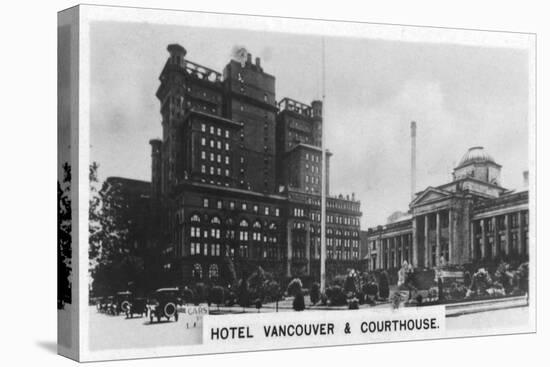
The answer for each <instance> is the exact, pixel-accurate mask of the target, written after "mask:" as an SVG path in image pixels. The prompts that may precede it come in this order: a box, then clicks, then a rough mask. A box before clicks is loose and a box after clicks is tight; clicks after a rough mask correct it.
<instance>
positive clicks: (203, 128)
mask: <svg viewBox="0 0 550 367" xmlns="http://www.w3.org/2000/svg"><path fill="white" fill-rule="evenodd" d="M201 131H202V132H206V125H205V124H201Z"/></svg>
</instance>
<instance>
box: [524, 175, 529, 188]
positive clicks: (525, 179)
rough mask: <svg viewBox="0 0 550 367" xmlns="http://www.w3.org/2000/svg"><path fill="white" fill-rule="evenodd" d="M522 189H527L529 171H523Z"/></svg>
mask: <svg viewBox="0 0 550 367" xmlns="http://www.w3.org/2000/svg"><path fill="white" fill-rule="evenodd" d="M523 187H524V188H526V189H529V171H523Z"/></svg>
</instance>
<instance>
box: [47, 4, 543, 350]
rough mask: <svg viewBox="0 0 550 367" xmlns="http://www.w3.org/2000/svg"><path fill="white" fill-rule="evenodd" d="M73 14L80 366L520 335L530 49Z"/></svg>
mask: <svg viewBox="0 0 550 367" xmlns="http://www.w3.org/2000/svg"><path fill="white" fill-rule="evenodd" d="M81 9H82V7H81ZM84 9H89V11H90V14H93V16H92V15H89V16H83V19H84V20H85V26H84V27H83V28H85V35H86V36H85V38H84V39H85V40H87V42H86V43H85V44H80V47H83V48H84V49H85V50H86V51H85V52H84V55H85V59H84V60H85V61H84V62H81V63H80V64H79V65H80V72H84V73H85V77H84V78H83V79H82V80H81V82H82V83H85V84H84V90H86V92H84V93H83V94H82V93H81V96H80V98H81V100H80V108H81V109H82V110H81V112H80V113H81V114H83V115H84V116H85V117H84V119H82V117H81V119H80V121H79V124H80V125H81V126H82V124H85V126H87V127H86V129H80V133H83V131H84V133H88V135H87V139H85V140H83V141H84V144H83V143H82V142H80V146H79V149H80V150H79V154H80V155H81V156H80V159H79V164H80V166H79V170H85V171H86V172H85V176H83V175H82V173H80V177H81V178H82V177H85V178H87V181H88V182H87V187H88V190H87V192H86V193H85V196H84V198H85V200H84V199H82V197H83V196H79V198H78V199H79V200H84V204H85V205H82V201H81V202H80V205H79V208H80V210H82V208H83V207H85V208H87V213H88V214H87V222H88V226H87V227H88V233H84V234H83V233H80V234H79V237H78V239H79V241H80V242H79V244H78V246H83V242H82V241H83V239H85V240H86V243H87V246H86V247H87V249H86V250H87V251H86V252H85V253H87V255H88V256H87V258H83V257H82V254H83V253H84V252H82V251H80V259H79V263H80V269H79V271H81V272H82V271H85V272H86V274H85V275H84V276H81V277H80V284H79V292H85V293H87V294H86V296H85V299H87V301H88V302H87V305H86V307H84V308H81V309H80V313H81V317H84V320H85V323H84V325H85V326H84V327H82V326H81V331H80V332H81V333H84V334H85V335H86V336H85V340H86V342H85V345H86V346H87V348H88V354H87V356H89V358H91V359H93V358H94V355H96V356H101V357H100V358H103V359H105V358H107V356H113V358H117V357H119V356H124V355H125V354H124V351H132V350H138V349H141V350H143V351H144V352H143V353H142V354H129V355H130V356H132V357H133V356H147V355H158V356H160V355H164V352H163V348H167V347H168V348H172V349H170V351H169V352H166V355H173V354H176V355H177V354H191V353H193V354H196V353H212V352H218V350H216V349H213V348H209V343H211V342H214V339H219V338H222V339H224V340H226V339H229V340H231V339H232V338H236V339H239V338H242V339H246V338H253V337H254V340H249V341H248V342H249V344H243V345H242V346H236V347H235V350H256V349H279V348H283V347H286V345H287V344H281V345H280V346H278V345H274V344H271V343H273V341H269V342H268V341H267V340H268V339H265V342H264V339H260V338H259V335H257V334H255V335H252V334H254V332H255V331H254V329H253V328H252V326H242V330H241V327H239V328H233V327H222V326H223V323H224V322H225V321H224V320H231V323H232V322H233V320H249V321H248V322H249V323H250V324H251V325H252V324H257V323H258V322H260V321H258V320H270V321H269V322H270V323H272V324H273V323H274V322H275V321H273V320H291V319H292V320H299V319H300V318H303V320H306V321H304V322H303V324H288V325H286V326H285V325H282V324H281V325H275V324H273V329H269V326H264V329H263V330H264V331H265V338H278V339H277V340H280V339H283V338H287V339H288V338H292V337H295V338H297V337H300V338H301V339H300V342H299V343H298V344H296V347H299V346H308V345H312V346H315V345H318V344H316V342H314V341H313V340H314V339H315V338H316V336H314V335H323V338H327V339H323V340H326V342H325V341H323V343H322V345H329V344H346V343H347V344H355V343H370V342H382V341H400V340H409V339H415V338H425V339H431V338H445V337H460V336H479V335H497V334H510V333H528V332H533V331H534V326H533V325H534V322H535V304H534V302H533V300H534V299H535V297H536V294H534V289H535V288H534V286H533V282H534V279H533V277H534V274H535V273H534V272H533V267H534V263H533V258H534V256H535V248H536V242H535V241H536V237H535V236H534V235H533V234H531V235H530V233H532V231H531V230H530V229H531V228H532V222H533V216H534V213H535V211H534V205H535V201H534V192H533V191H532V188H533V187H534V186H533V185H534V184H533V177H536V172H535V169H536V166H535V156H534V154H533V152H534V150H533V144H534V137H535V132H534V124H535V122H534V112H533V99H534V79H533V78H534V68H533V65H534V62H533V55H534V47H535V43H534V37H533V35H531V34H522V33H506V32H484V31H466V30H456V29H444V28H422V27H413V26H397V25H382V24H366V23H357V24H344V23H339V22H333V21H320V20H306V19H287V18H262V17H253V16H244V15H243V16H241V15H226V14H209V13H200V14H199V13H191V12H189V13H187V12H178V11H168V10H167V11H165V12H164V13H160V14H161V15H160V16H159V12H152V11H148V10H147V9H141V10H139V11H137V10H135V11H131V10H128V13H126V10H125V9H123V8H121V9H107V10H105V9H106V8H101V7H93V6H84ZM92 9H94V10H92ZM87 11H88V10H87ZM103 11H104V12H105V14H106V16H105V19H101V14H102V12H103ZM115 15H119V16H120V17H119V18H124V19H121V20H117V19H115V18H116V16H115ZM132 16H134V18H132ZM155 19H159V20H158V21H155ZM178 19H181V20H180V21H179V20H178ZM306 28H307V29H308V30H307V31H306V30H304V31H301V30H302V29H306ZM60 37H61V33H60ZM60 40H61V38H60ZM67 52H68V51H67ZM59 83H62V81H60V82H59ZM86 83H87V84H86ZM59 108H60V109H61V111H63V106H60V107H59ZM67 108H68V107H66V108H65V111H66V110H67ZM82 111H84V113H83V112H82ZM64 116H65V117H66V115H64V114H62V113H60V114H59V118H60V120H62V119H63V118H64ZM66 118H69V117H66ZM59 125H60V129H61V126H66V125H64V123H63V121H60V122H59ZM60 131H61V130H60ZM60 134H61V132H60ZM65 134H67V133H66V132H65ZM68 134H70V133H68ZM60 149H62V148H60ZM71 149H72V148H71ZM67 154H68V153H67ZM82 154H84V155H83V156H82ZM82 157H85V159H82ZM60 164H63V165H62V166H61V167H60V168H59V170H60V171H59V172H60V173H59V175H60V178H61V181H60V182H58V202H59V205H58V210H59V213H58V218H59V223H60V229H59V233H60V241H62V240H63V241H64V242H63V243H62V242H60V245H59V246H58V251H59V256H60V260H58V261H59V264H61V265H62V266H60V270H59V275H58V276H59V279H62V280H63V282H59V280H58V282H59V289H60V291H58V292H59V295H60V296H61V298H59V300H58V308H61V309H62V308H63V307H66V306H67V304H69V305H68V307H70V303H71V302H70V295H71V288H70V287H71V284H70V282H69V280H70V275H68V273H70V272H71V268H70V265H71V262H70V259H71V234H70V231H71V228H70V223H71V216H70V197H71V196H70V195H71V193H70V188H71V184H70V178H71V170H70V169H71V167H70V164H69V163H67V162H60ZM81 184H82V183H81ZM73 187H74V185H73ZM79 187H80V188H81V187H82V186H79ZM63 190H65V192H64V191H63ZM73 190H74V188H73ZM73 197H74V195H73ZM67 207H69V209H67ZM80 220H82V218H81V217H80ZM80 228H82V227H80ZM62 230H64V232H63V231H62ZM61 235H63V236H61ZM73 242H74V241H73ZM72 245H73V246H74V243H73V244H72ZM74 251H75V250H74V248H73V252H74ZM82 279H86V281H87V282H86V283H83V282H82ZM73 295H74V292H73ZM58 297H59V296H58ZM73 298H74V296H73ZM80 299H82V298H80ZM73 303H74V302H73ZM332 311H337V312H332ZM430 312H433V313H434V315H436V314H437V315H440V316H437V317H436V316H434V318H433V319H431V320H432V324H431V325H427V324H425V325H416V326H414V321H413V323H412V324H410V325H413V326H410V325H409V324H406V320H405V319H404V318H405V315H429V314H430ZM396 315H397V316H396ZM399 315H402V316H399ZM285 317H288V319H285ZM332 317H334V318H335V319H334V320H346V321H347V319H346V318H347V317H350V319H349V320H355V319H356V318H357V319H358V318H363V319H364V320H367V319H368V320H371V319H372V320H374V319H376V320H377V319H378V318H380V320H385V319H384V317H392V318H396V317H397V318H399V317H402V318H403V320H401V321H402V324H399V323H398V322H397V321H395V320H394V321H395V323H394V324H392V326H390V324H389V323H390V321H380V322H375V321H371V322H367V321H364V322H362V323H360V324H359V323H358V324H357V325H356V324H354V322H353V321H349V322H345V324H346V326H345V328H343V329H342V330H341V331H340V329H339V328H340V324H339V323H338V322H339V321H334V323H332V321H331V318H332ZM407 317H409V316H407ZM410 317H411V320H412V318H414V317H416V316H410ZM418 317H420V316H418ZM422 317H424V316H422ZM426 317H429V316H426ZM315 320H317V322H319V323H321V322H324V321H326V324H316V323H315V322H316V321H315ZM388 320H389V319H388ZM434 320H436V321H434ZM415 321H416V319H415ZM227 322H228V323H229V321H227ZM243 322H245V321H243ZM266 322H267V321H266ZM281 322H282V323H284V322H283V321H281ZM217 323H219V325H222V326H220V327H219V328H214V327H212V326H211V325H215V324H217ZM245 323H246V322H245ZM435 323H437V325H435ZM81 325H82V324H81ZM228 325H229V324H228ZM289 325H290V326H289ZM331 325H332V326H331ZM399 325H401V326H399ZM317 326H319V328H318V329H317ZM325 326H326V327H327V328H326V329H325ZM424 326H425V327H424ZM331 327H332V328H334V330H331ZM430 328H431V329H434V330H433V331H434V333H433V334H430V333H429V332H427V329H430ZM390 329H391V330H390ZM424 329H426V330H424ZM435 329H437V330H435ZM236 330H237V333H241V332H242V333H243V334H242V335H244V336H242V337H241V336H235V335H236V334H235V331H236ZM350 330H351V331H350ZM414 330H417V331H418V336H417V337H414V336H412V334H414V333H415V331H414ZM390 331H394V332H395V334H396V335H397V334H398V336H395V337H394V336H392V333H391V332H390ZM425 331H426V332H427V333H426V334H423V332H425ZM359 332H361V333H362V335H363V339H358V338H357V337H355V336H353V333H359ZM401 332H403V334H400V333H401ZM224 333H226V334H224ZM232 333H233V334H232ZM339 333H342V334H339ZM407 333H410V334H407ZM332 334H334V335H335V337H334V339H329V336H330V335H332ZM346 334H350V335H352V336H353V337H354V338H352V337H350V339H347V340H348V341H346V339H345V337H344V336H345V335H346ZM366 334H369V335H370V334H373V335H374V334H376V336H373V339H372V340H370V339H368V338H367V337H365V335H366ZM239 335H240V334H239ZM271 340H273V339H271ZM285 340H286V339H285ZM229 343H231V341H229ZM288 345H289V346H290V345H292V346H293V345H294V344H288ZM319 345H321V344H319ZM194 347H197V348H198V349H193V348H194ZM227 348H228V349H224V351H231V350H232V349H231V346H228V347H227ZM140 353H141V352H140Z"/></svg>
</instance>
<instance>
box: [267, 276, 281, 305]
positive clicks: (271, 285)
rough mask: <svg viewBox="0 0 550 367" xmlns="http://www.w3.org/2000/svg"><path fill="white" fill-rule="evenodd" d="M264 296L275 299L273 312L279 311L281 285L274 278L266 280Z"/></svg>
mask: <svg viewBox="0 0 550 367" xmlns="http://www.w3.org/2000/svg"><path fill="white" fill-rule="evenodd" d="M265 293H266V296H267V297H269V299H270V300H271V301H275V312H279V300H280V299H281V287H280V286H279V283H277V282H276V281H275V280H271V281H268V283H267V285H266V287H265Z"/></svg>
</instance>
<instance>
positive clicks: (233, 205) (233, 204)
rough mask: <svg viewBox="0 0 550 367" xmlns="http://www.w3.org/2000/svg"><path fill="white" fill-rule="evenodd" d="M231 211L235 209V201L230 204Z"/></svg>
mask: <svg viewBox="0 0 550 367" xmlns="http://www.w3.org/2000/svg"><path fill="white" fill-rule="evenodd" d="M229 209H231V210H233V209H235V202H234V201H230V202H229Z"/></svg>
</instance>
